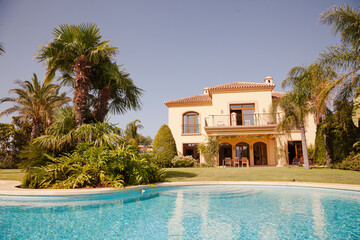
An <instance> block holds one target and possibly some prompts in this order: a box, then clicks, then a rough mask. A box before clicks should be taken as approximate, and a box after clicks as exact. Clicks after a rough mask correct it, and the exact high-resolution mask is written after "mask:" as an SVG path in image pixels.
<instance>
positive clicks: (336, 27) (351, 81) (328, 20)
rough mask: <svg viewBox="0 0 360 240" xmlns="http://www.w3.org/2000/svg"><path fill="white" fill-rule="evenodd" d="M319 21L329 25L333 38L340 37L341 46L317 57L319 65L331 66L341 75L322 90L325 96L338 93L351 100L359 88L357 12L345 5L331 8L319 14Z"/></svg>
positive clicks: (359, 22)
mask: <svg viewBox="0 0 360 240" xmlns="http://www.w3.org/2000/svg"><path fill="white" fill-rule="evenodd" d="M320 21H321V22H322V23H324V24H328V25H331V27H332V29H333V31H334V33H335V34H339V35H340V38H341V41H342V45H341V46H332V47H329V48H328V49H327V50H326V51H325V52H323V53H321V54H320V63H321V64H322V65H329V66H332V67H333V68H334V69H335V70H338V71H340V72H342V73H343V74H341V75H340V77H339V78H337V79H335V80H334V81H332V83H331V84H329V85H328V87H327V89H325V90H324V95H325V96H328V95H330V94H331V93H333V92H335V91H334V90H337V92H340V94H339V95H340V96H343V95H348V96H353V95H354V93H355V88H356V87H357V86H359V85H360V76H359V71H360V11H359V9H355V8H352V7H350V6H349V5H347V4H345V5H343V6H334V7H332V8H330V9H328V10H327V11H325V12H324V13H322V14H321V17H320Z"/></svg>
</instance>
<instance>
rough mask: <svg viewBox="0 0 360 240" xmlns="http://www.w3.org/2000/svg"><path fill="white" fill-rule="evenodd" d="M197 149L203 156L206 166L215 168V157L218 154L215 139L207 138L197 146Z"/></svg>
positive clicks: (217, 145) (217, 144)
mask: <svg viewBox="0 0 360 240" xmlns="http://www.w3.org/2000/svg"><path fill="white" fill-rule="evenodd" d="M198 149H199V151H200V153H201V154H202V155H203V156H204V159H205V161H206V166H208V167H214V166H216V156H217V155H218V153H219V143H218V140H217V138H216V137H213V136H209V137H208V138H207V139H206V140H205V141H204V142H202V143H200V144H199V145H198Z"/></svg>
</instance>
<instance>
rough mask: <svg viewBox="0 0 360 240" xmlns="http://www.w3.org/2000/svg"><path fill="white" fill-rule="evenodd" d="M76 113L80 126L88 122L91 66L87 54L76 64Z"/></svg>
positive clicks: (76, 120) (77, 123) (77, 122)
mask: <svg viewBox="0 0 360 240" xmlns="http://www.w3.org/2000/svg"><path fill="white" fill-rule="evenodd" d="M74 71H75V74H76V77H75V79H74V100H73V102H74V113H75V123H76V126H77V127H79V126H81V125H83V124H84V123H85V122H86V117H87V114H88V112H89V107H88V97H89V90H90V78H89V75H90V68H89V65H88V62H87V61H86V58H85V56H80V57H79V58H78V61H77V63H76V64H75V66H74Z"/></svg>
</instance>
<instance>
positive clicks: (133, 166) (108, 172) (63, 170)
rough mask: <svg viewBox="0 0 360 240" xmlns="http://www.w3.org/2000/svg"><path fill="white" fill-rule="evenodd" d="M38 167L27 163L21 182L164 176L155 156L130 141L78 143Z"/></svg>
mask: <svg viewBox="0 0 360 240" xmlns="http://www.w3.org/2000/svg"><path fill="white" fill-rule="evenodd" d="M48 158H50V159H51V161H50V162H49V163H48V164H46V165H44V166H41V167H38V166H36V167H30V168H29V169H28V170H27V172H26V175H25V178H24V181H23V186H24V187H29V188H82V187H105V186H107V187H116V188H119V187H123V186H127V185H138V184H148V183H153V182H159V181H162V179H163V171H162V169H160V168H159V166H158V165H157V164H156V161H155V159H154V156H152V155H140V154H139V153H138V151H136V149H134V148H133V147H132V146H130V145H123V146H117V147H115V148H114V149H109V148H108V147H107V146H90V145H88V144H80V145H79V146H78V147H77V149H76V150H75V151H74V152H73V153H71V154H70V153H67V154H64V155H62V156H60V157H51V156H48Z"/></svg>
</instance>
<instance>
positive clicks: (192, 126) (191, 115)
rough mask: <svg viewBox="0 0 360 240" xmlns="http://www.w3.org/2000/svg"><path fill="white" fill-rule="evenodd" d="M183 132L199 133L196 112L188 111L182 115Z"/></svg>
mask: <svg viewBox="0 0 360 240" xmlns="http://www.w3.org/2000/svg"><path fill="white" fill-rule="evenodd" d="M183 133H200V125H199V114H198V113H196V112H188V113H185V114H184V115H183Z"/></svg>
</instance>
